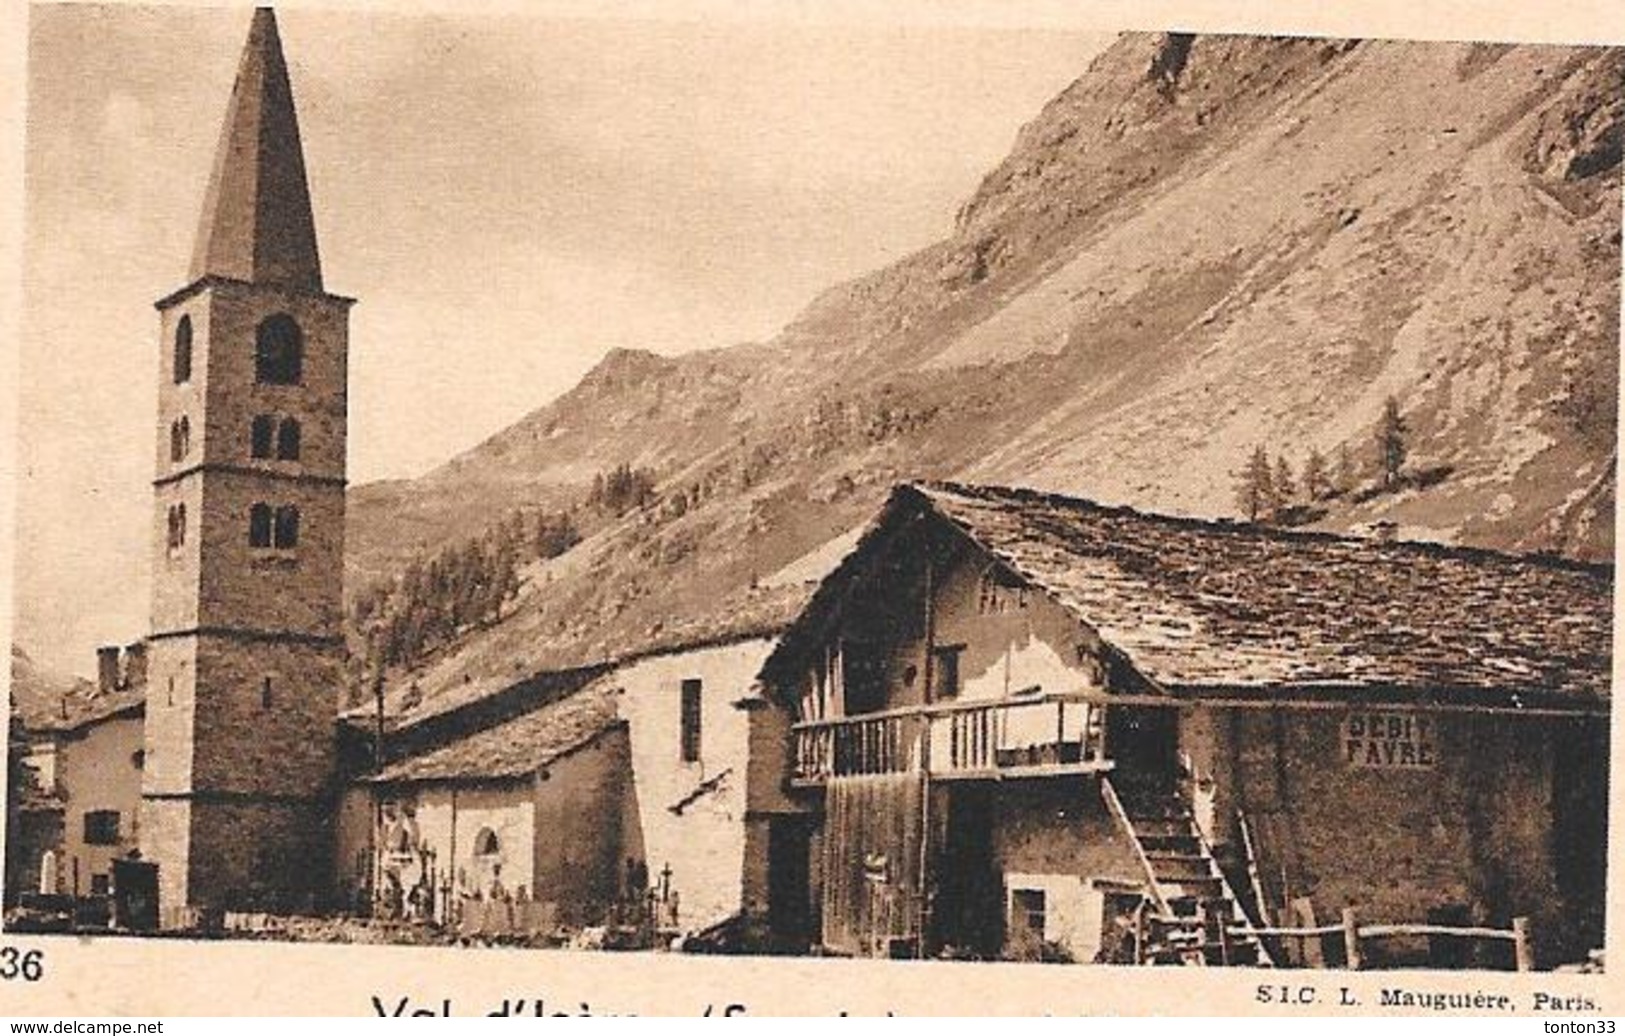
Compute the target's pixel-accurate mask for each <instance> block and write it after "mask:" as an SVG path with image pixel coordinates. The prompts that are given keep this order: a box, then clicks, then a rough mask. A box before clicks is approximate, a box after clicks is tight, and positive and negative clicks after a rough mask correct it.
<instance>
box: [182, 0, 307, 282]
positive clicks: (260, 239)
mask: <svg viewBox="0 0 1625 1036" xmlns="http://www.w3.org/2000/svg"><path fill="white" fill-rule="evenodd" d="M205 277H224V278H229V279H231V280H238V281H247V282H249V283H252V284H262V285H267V286H279V287H285V288H293V289H302V290H308V291H321V290H322V266H321V259H320V258H319V256H318V255H317V251H316V222H315V219H314V218H313V217H312V216H311V211H310V189H309V187H308V185H307V184H306V181H305V157H304V153H303V150H302V149H301V147H300V143H299V120H298V117H297V116H296V115H295V114H294V105H293V90H292V88H291V87H290V86H289V84H288V66H287V63H286V62H285V61H284V60H283V57H282V43H281V41H280V39H278V37H277V28H276V15H275V14H274V13H273V12H272V11H271V9H270V8H268V7H261V8H258V9H256V10H255V12H254V21H253V24H252V26H251V27H250V29H249V33H248V43H247V45H246V46H245V47H244V48H243V57H242V61H241V63H240V64H239V65H238V67H237V82H236V85H235V86H234V87H232V91H231V103H230V105H229V106H228V107H227V109H226V121H225V126H224V128H223V129H222V130H221V133H220V145H219V150H218V152H217V153H216V155H215V161H214V172H213V174H212V175H211V176H210V177H209V191H208V194H207V195H206V196H205V198H204V202H203V218H202V221H201V222H200V223H199V225H198V235H197V245H196V248H195V249H194V251H193V254H192V270H191V278H192V280H193V281H198V280H202V279H203V278H205Z"/></svg>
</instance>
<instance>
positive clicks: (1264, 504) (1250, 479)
mask: <svg viewBox="0 0 1625 1036" xmlns="http://www.w3.org/2000/svg"><path fill="white" fill-rule="evenodd" d="M1273 499H1274V487H1273V479H1272V477H1271V475H1270V457H1269V454H1268V453H1267V452H1266V451H1265V450H1264V447H1263V446H1262V445H1260V446H1255V447H1253V455H1252V456H1251V457H1250V458H1249V459H1248V461H1247V466H1246V467H1244V468H1242V469H1241V472H1240V473H1239V474H1238V475H1237V476H1236V507H1237V508H1238V509H1239V510H1240V511H1241V513H1242V514H1243V515H1245V516H1246V517H1247V520H1248V521H1249V522H1256V521H1258V520H1259V519H1261V518H1263V517H1264V516H1266V515H1267V514H1268V513H1269V511H1270V508H1271V504H1272V501H1273Z"/></svg>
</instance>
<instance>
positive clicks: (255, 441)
mask: <svg viewBox="0 0 1625 1036" xmlns="http://www.w3.org/2000/svg"><path fill="white" fill-rule="evenodd" d="M275 430H276V418H274V417H272V416H271V415H270V414H261V415H259V416H258V417H256V418H254V424H253V426H252V427H251V428H250V429H249V436H248V438H249V443H248V454H249V456H251V457H253V458H254V459H255V460H266V459H268V458H269V457H270V456H271V437H272V434H273V433H274V432H275Z"/></svg>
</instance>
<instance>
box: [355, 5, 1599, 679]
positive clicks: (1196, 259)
mask: <svg viewBox="0 0 1625 1036" xmlns="http://www.w3.org/2000/svg"><path fill="white" fill-rule="evenodd" d="M1622 81H1625V58H1622V54H1621V52H1619V51H1604V50H1597V49H1591V50H1575V49H1559V48H1539V47H1490V46H1483V45H1438V44H1428V45H1421V44H1395V43H1374V42H1359V43H1355V42H1340V41H1324V40H1314V41H1304V40H1296V41H1295V40H1269V39H1254V38H1242V37H1200V38H1194V39H1193V38H1190V37H1184V36H1147V35H1128V36H1124V37H1123V38H1122V39H1120V40H1119V41H1118V43H1117V44H1116V45H1114V46H1113V47H1111V48H1109V49H1108V50H1107V51H1105V52H1103V53H1102V54H1101V55H1100V56H1099V57H1098V58H1097V59H1096V60H1095V61H1094V62H1093V64H1092V65H1091V66H1090V68H1089V69H1088V70H1087V72H1086V73H1085V74H1084V75H1083V76H1082V77H1081V78H1080V79H1079V80H1078V81H1077V82H1076V83H1074V84H1073V85H1072V86H1071V87H1069V88H1068V89H1067V90H1066V91H1064V92H1063V93H1062V94H1061V95H1060V96H1058V97H1057V98H1056V99H1055V100H1053V101H1052V102H1051V103H1050V104H1049V105H1047V106H1046V107H1045V109H1044V110H1043V111H1042V112H1041V113H1040V114H1039V115H1038V117H1037V118H1036V119H1035V120H1034V121H1033V122H1032V123H1031V124H1029V125H1028V126H1026V127H1024V128H1023V130H1022V131H1021V133H1020V135H1019V137H1018V139H1017V141H1016V144H1015V147H1014V148H1013V149H1012V152H1011V154H1010V156H1009V157H1008V158H1007V159H1006V160H1005V161H1004V162H1003V163H1001V165H1000V166H999V167H998V168H997V169H995V170H993V171H992V172H991V173H990V174H989V175H988V176H987V178H986V179H985V180H984V182H983V184H982V185H981V187H980V189H979V190H978V191H977V192H976V194H975V195H974V196H973V197H972V198H971V199H969V200H968V201H967V203H966V204H965V206H964V207H963V209H962V210H961V213H960V215H959V218H958V221H957V223H956V226H955V228H954V230H953V233H952V234H951V235H950V236H949V237H948V238H946V239H944V240H943V241H942V242H940V243H938V244H936V245H934V246H931V247H929V248H927V249H925V250H923V251H921V252H919V253H917V254H915V255H913V256H910V257H908V258H906V259H904V260H902V261H901V262H899V263H897V264H895V265H894V266H892V267H889V268H887V269H884V270H881V271H877V272H876V273H874V274H872V275H869V276H867V277H864V278H860V279H858V280H856V281H853V282H851V283H848V284H845V285H840V286H838V287H836V288H833V289H831V290H830V291H828V292H826V293H824V294H823V295H822V296H821V297H819V298H818V299H816V300H814V301H813V303H812V304H811V305H810V306H809V307H808V309H807V310H806V311H805V312H804V313H803V314H802V316H801V317H800V318H798V319H797V320H796V321H795V322H794V323H792V324H791V325H790V326H789V327H787V328H786V329H785V330H784V331H783V332H782V333H781V335H779V336H778V337H777V338H776V339H775V340H773V341H772V342H769V343H766V344H761V345H749V346H741V347H737V348H734V349H727V350H717V351H712V352H708V353H702V354H693V355H688V356H683V357H678V358H663V357H658V356H654V355H652V354H647V353H638V352H625V351H623V352H617V353H613V354H611V355H610V356H608V357H606V358H605V360H604V361H603V362H602V363H601V364H600V365H599V367H598V368H597V369H595V370H594V371H593V372H592V373H591V374H589V375H588V377H587V378H586V379H584V380H583V382H582V383H581V384H580V385H579V386H577V387H576V388H575V389H574V390H572V391H571V392H569V393H567V394H566V395H564V396H563V397H561V398H559V399H558V400H556V401H554V402H553V403H551V404H549V405H548V406H545V407H543V408H541V409H539V410H538V411H536V412H535V413H533V414H532V415H530V416H529V417H527V418H525V419H524V420H522V421H520V422H519V423H517V424H516V425H514V426H512V427H511V428H509V429H507V430H506V431H504V432H502V433H501V434H499V435H497V436H495V437H493V438H492V439H491V440H489V441H487V442H486V443H484V444H482V445H481V446H479V447H477V448H476V449H474V450H472V451H470V452H469V453H467V454H465V455H464V456H462V457H459V458H457V459H456V460H454V461H453V462H451V463H450V464H448V465H446V466H444V467H442V468H440V469H438V470H436V471H434V472H431V473H430V474H429V475H427V476H425V477H424V478H422V479H418V480H415V481H412V482H398V483H391V484H386V485H377V486H362V487H358V488H357V489H356V490H355V491H354V492H353V494H352V501H353V508H352V516H353V521H352V529H353V532H352V536H351V542H352V551H351V576H352V585H355V584H357V583H359V582H360V581H362V580H370V579H376V578H379V577H382V576H387V574H388V573H390V572H392V571H394V570H397V569H398V567H399V566H400V564H401V563H402V562H403V561H404V560H405V559H406V558H407V557H408V556H410V555H411V554H412V553H413V552H415V551H418V550H420V549H423V548H426V547H437V546H439V545H442V544H445V543H448V542H453V541H455V540H456V539H458V538H459V537H462V536H466V535H469V534H471V533H473V532H476V531H478V529H479V528H481V527H482V526H483V525H485V524H487V523H489V522H492V521H494V520H495V519H497V518H499V517H500V516H501V515H502V514H503V513H504V512H507V511H511V510H513V509H516V508H541V507H549V508H551V507H559V506H565V505H567V504H569V503H570V502H572V501H578V500H580V499H581V497H582V496H583V495H584V491H585V487H586V485H587V484H589V483H590V482H591V479H592V477H593V475H594V473H596V472H598V471H602V470H605V469H607V468H610V467H612V466H614V465H616V464H619V463H630V464H633V465H636V466H642V467H647V468H650V469H652V470H653V471H654V472H655V474H656V476H657V477H658V480H659V485H658V488H659V493H660V500H659V501H657V502H656V503H655V504H654V505H653V506H651V507H648V508H645V509H642V510H639V511H635V512H633V513H631V514H629V515H626V516H624V517H621V518H619V519H614V520H606V521H605V522H603V523H601V524H600V525H599V526H598V527H596V531H594V532H593V534H592V535H590V536H589V537H588V539H587V540H586V541H585V542H583V543H582V544H580V545H579V546H577V547H576V548H575V549H573V550H571V551H569V552H568V553H566V554H565V555H564V556H562V557H559V558H556V559H554V560H552V561H548V562H537V563H535V564H533V565H532V566H530V568H529V569H528V570H527V573H526V575H527V586H526V589H525V590H524V591H523V592H522V593H521V596H520V599H519V600H518V601H517V602H516V604H515V606H514V607H513V608H512V609H511V613H510V614H509V616H508V617H507V618H505V619H504V620H503V621H502V622H500V623H498V624H497V625H496V626H495V627H493V628H491V629H485V630H481V631H478V632H474V633H471V634H470V635H469V636H467V637H465V638H464V639H463V640H462V642H460V643H459V644H457V645H454V646H453V647H452V648H451V649H448V650H446V651H444V652H442V653H441V654H440V655H439V656H438V657H436V658H434V659H432V660H430V662H429V664H428V665H427V666H425V667H424V669H423V671H422V672H420V673H418V674H415V675H416V678H417V679H418V681H419V682H420V684H422V685H423V686H422V688H421V692H422V693H427V694H434V693H436V691H437V688H441V687H445V686H451V685H457V686H459V687H465V688H466V687H468V686H470V685H472V684H474V683H476V682H484V681H492V682H500V681H501V680H503V679H511V677H512V674H513V673H514V672H515V671H516V670H524V669H526V668H527V667H538V666H541V665H547V664H557V662H559V661H560V660H565V659H572V658H577V657H580V656H581V655H582V654H584V653H590V652H591V651H594V650H601V649H602V646H603V645H606V644H608V645H613V644H620V645H625V646H631V645H633V644H635V643H636V642H638V641H639V640H640V639H646V638H647V637H649V636H651V635H658V634H659V632H660V631H661V630H664V629H666V628H667V627H668V626H669V625H670V624H671V623H672V622H673V621H675V620H676V619H677V618H679V617H682V616H690V615H694V614H699V613H704V612H707V611H714V610H716V609H717V608H718V607H719V606H722V605H723V604H724V602H727V601H729V600H730V599H734V598H735V595H740V594H743V595H744V597H745V598H746V599H750V598H751V597H752V596H753V595H751V594H750V593H749V592H748V590H747V588H748V587H751V586H754V585H756V584H758V583H760V582H762V581H764V580H766V581H769V582H771V581H772V580H771V579H770V578H769V577H770V574H771V573H773V572H775V571H777V570H779V569H780V568H782V567H783V566H786V565H789V564H791V563H792V562H794V561H795V560H796V559H797V558H799V557H801V556H802V555H805V554H808V553H809V552H812V551H815V550H816V549H817V548H818V547H819V546H820V545H821V544H825V543H827V542H828V541H830V540H832V539H834V538H835V537H838V536H839V535H841V534H842V533H843V532H845V531H846V530H847V529H849V528H850V527H851V525H852V524H854V523H855V522H858V521H861V520H862V519H863V518H864V517H866V516H867V514H868V513H869V512H870V511H871V510H872V509H873V508H874V507H875V505H876V504H877V503H878V501H879V500H880V499H881V497H882V496H883V495H884V493H885V491H886V489H887V488H888V487H889V486H890V485H891V484H892V483H893V482H894V481H896V480H899V479H905V478H919V477H931V478H937V477H941V478H955V479H961V480H968V481H990V482H1002V483H1013V484H1021V485H1030V486H1034V487H1036V488H1042V489H1049V490H1056V491H1061V492H1067V493H1073V494H1077V495H1082V496H1089V497H1094V498H1098V499H1102V500H1106V501H1112V502H1125V503H1131V504H1135V505H1137V506H1142V507H1148V508H1154V509H1158V510H1166V511H1175V512H1183V513H1193V514H1206V515H1225V514H1233V513H1234V504H1233V482H1234V473H1235V472H1236V471H1238V470H1239V469H1240V467H1241V466H1242V464H1243V462H1244V461H1245V460H1246V457H1247V455H1248V454H1249V453H1250V451H1251V450H1252V448H1253V446H1254V445H1255V444H1264V445H1266V446H1268V447H1269V448H1270V449H1271V451H1272V452H1276V453H1281V452H1284V453H1286V454H1287V455H1288V457H1289V458H1290V460H1291V462H1292V463H1293V464H1294V465H1300V464H1301V462H1302V460H1303V457H1304V455H1305V452H1306V451H1307V450H1308V449H1309V448H1310V447H1311V446H1313V447H1315V448H1317V449H1319V450H1320V451H1322V452H1323V453H1325V454H1327V455H1333V454H1335V453H1336V452H1337V451H1338V450H1339V448H1344V449H1346V450H1347V451H1348V452H1349V454H1350V455H1351V456H1353V457H1355V458H1356V459H1358V460H1359V461H1360V462H1361V463H1362V464H1365V465H1366V466H1367V469H1368V470H1367V473H1366V475H1365V479H1366V481H1367V482H1369V481H1371V479H1370V471H1369V467H1370V465H1371V463H1372V461H1373V447H1372V437H1373V433H1374V429H1375V427H1376V423H1377V419H1378V416H1379V414H1380V411H1381V409H1382V406H1383V403H1384V400H1385V399H1387V398H1388V397H1390V396H1392V397H1394V398H1395V399H1396V400H1397V401H1398V402H1399V404H1400V407H1401V410H1402V413H1403V415H1404V418H1405V421H1406V424H1407V426H1408V429H1409V435H1408V438H1409V443H1410V447H1411V457H1410V461H1409V467H1410V470H1411V471H1412V472H1413V473H1415V474H1416V475H1417V476H1418V477H1415V478H1413V479H1411V480H1410V481H1409V482H1407V483H1406V485H1405V486H1404V487H1403V488H1402V490H1401V491H1400V492H1397V493H1377V492H1375V491H1374V490H1370V491H1366V492H1355V493H1352V494H1349V495H1346V496H1344V497H1342V498H1339V499H1337V500H1333V501H1330V502H1327V503H1326V504H1325V505H1324V507H1323V511H1324V513H1323V514H1322V515H1321V516H1320V518H1319V521H1320V524H1322V525H1323V526H1325V527H1328V528H1350V527H1354V526H1357V525H1360V524H1362V523H1365V522H1370V521H1373V520H1376V519H1387V520H1392V521H1395V522H1398V523H1399V524H1400V525H1401V527H1402V528H1403V530H1404V532H1405V534H1407V535H1416V536H1427V537H1431V538H1438V539H1449V540H1460V541H1464V542H1472V543H1477V544H1481V545H1487V546H1494V547H1501V548H1511V549H1522V550H1537V549H1539V550H1559V551H1563V552H1566V553H1570V554H1574V555H1577V556H1584V557H1603V556H1610V555H1611V551H1612V513H1613V477H1614V476H1613V472H1614V467H1615V457H1614V422H1615V406H1616V404H1615V400H1616V397H1617V384H1616V381H1617V377H1616V371H1617V347H1618V338H1619V323H1618V322H1619V262H1620V235H1619V226H1620V217H1619V206H1620V191H1619V164H1620V141H1621V131H1622V125H1625V110H1622V109H1625V101H1622V100H1621V90H1620V84H1621V82H1622ZM825 553H826V554H828V553H831V552H830V551H825ZM815 570H816V566H812V565H801V566H798V567H797V572H798V574H800V575H806V574H811V573H812V572H814V571H815ZM763 592H765V591H763ZM756 596H760V594H758V595H756Z"/></svg>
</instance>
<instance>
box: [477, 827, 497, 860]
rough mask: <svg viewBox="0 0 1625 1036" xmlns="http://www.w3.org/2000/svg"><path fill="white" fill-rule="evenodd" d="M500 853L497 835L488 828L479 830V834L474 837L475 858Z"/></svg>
mask: <svg viewBox="0 0 1625 1036" xmlns="http://www.w3.org/2000/svg"><path fill="white" fill-rule="evenodd" d="M500 851H501V846H500V845H498V844H497V833H496V832H495V831H493V830H491V829H490V828H488V827H482V828H480V833H479V834H477V835H475V836H474V855H475V856H495V855H497V853H498V852H500Z"/></svg>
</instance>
